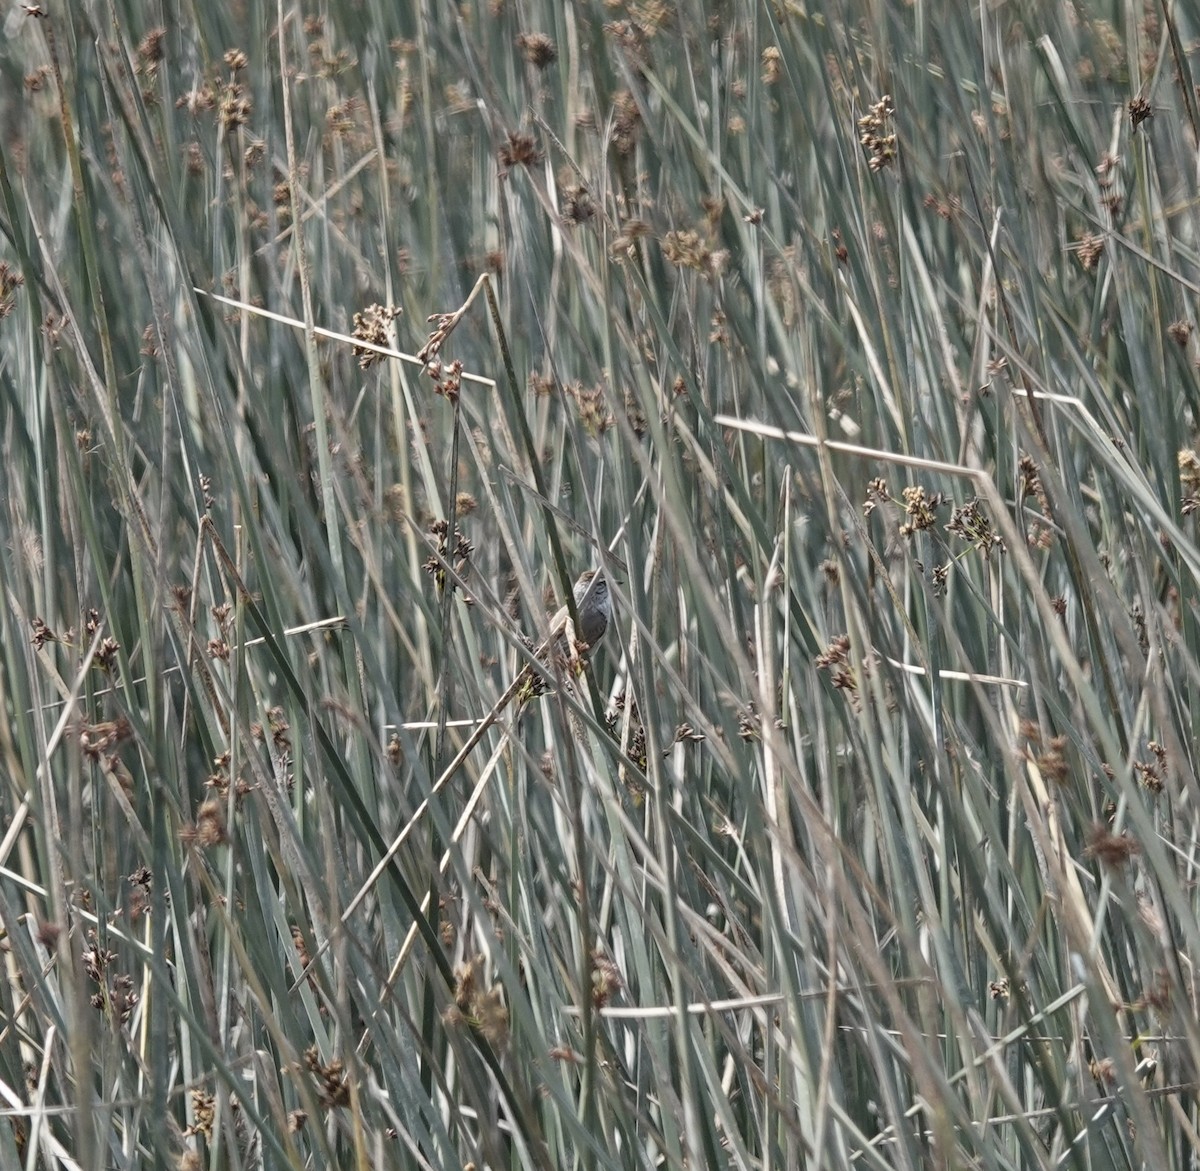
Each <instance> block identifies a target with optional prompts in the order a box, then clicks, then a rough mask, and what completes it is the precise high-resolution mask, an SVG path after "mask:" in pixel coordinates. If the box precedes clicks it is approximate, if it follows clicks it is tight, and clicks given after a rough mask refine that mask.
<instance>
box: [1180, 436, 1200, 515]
mask: <svg viewBox="0 0 1200 1171" xmlns="http://www.w3.org/2000/svg"><path fill="white" fill-rule="evenodd" d="M1176 459H1177V460H1178V463H1179V489H1180V493H1181V495H1182V498H1183V505H1182V512H1183V515H1184V516H1188V515H1190V514H1191V513H1193V512H1195V511H1196V509H1197V508H1200V455H1198V454H1197V453H1196V452H1195V451H1193V450H1192V449H1191V448H1190V447H1185V448H1181V449H1180V451H1179V454H1178V455H1177V456H1176Z"/></svg>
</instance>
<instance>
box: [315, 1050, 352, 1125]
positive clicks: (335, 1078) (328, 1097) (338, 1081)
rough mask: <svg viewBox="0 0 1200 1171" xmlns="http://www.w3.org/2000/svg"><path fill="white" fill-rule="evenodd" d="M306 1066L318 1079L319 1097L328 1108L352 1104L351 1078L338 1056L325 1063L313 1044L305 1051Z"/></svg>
mask: <svg viewBox="0 0 1200 1171" xmlns="http://www.w3.org/2000/svg"><path fill="white" fill-rule="evenodd" d="M304 1068H305V1069H307V1070H308V1072H309V1073H311V1074H312V1075H313V1077H314V1078H315V1079H316V1082H317V1098H318V1100H319V1101H320V1103H321V1105H322V1106H324V1107H325V1109H326V1110H333V1109H335V1108H336V1107H338V1106H349V1105H350V1079H349V1078H348V1077H347V1075H346V1068H345V1066H344V1065H343V1064H342V1062H341V1061H340V1060H339V1059H338V1058H336V1057H335V1058H333V1059H332V1060H331V1061H330V1062H329V1063H328V1064H324V1063H322V1061H321V1055H320V1053H319V1052H318V1050H317V1047H316V1046H315V1045H312V1046H310V1047H309V1048H308V1049H306V1050H305V1051H304Z"/></svg>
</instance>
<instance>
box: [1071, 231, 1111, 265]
mask: <svg viewBox="0 0 1200 1171" xmlns="http://www.w3.org/2000/svg"><path fill="white" fill-rule="evenodd" d="M1075 254H1076V256H1078V258H1079V263H1080V265H1081V266H1082V267H1083V268H1084V269H1085V271H1087V272H1091V271H1092V270H1093V269H1094V268H1095V267H1096V265H1097V264H1099V263H1100V257H1101V256H1103V255H1104V237H1103V236H1098V235H1096V233H1095V232H1084V233H1083V234H1082V235H1081V236H1080V237H1079V238H1078V240H1077V241H1076V242H1075Z"/></svg>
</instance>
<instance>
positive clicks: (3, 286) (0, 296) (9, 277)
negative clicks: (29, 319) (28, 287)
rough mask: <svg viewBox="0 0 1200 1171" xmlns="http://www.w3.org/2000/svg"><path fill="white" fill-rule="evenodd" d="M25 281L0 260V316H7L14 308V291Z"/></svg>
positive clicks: (15, 300)
mask: <svg viewBox="0 0 1200 1171" xmlns="http://www.w3.org/2000/svg"><path fill="white" fill-rule="evenodd" d="M24 283H25V278H24V277H23V276H22V275H21V274H20V273H19V272H17V271H16V270H15V269H12V268H9V266H8V264H7V263H6V262H5V261H3V260H0V318H5V317H7V316H8V315H9V314H10V313H11V312H12V311H13V309H15V308H16V304H17V299H16V296H15V294H16V291H17V290H18V289H19V288H20V287H21V286H22V285H23V284H24Z"/></svg>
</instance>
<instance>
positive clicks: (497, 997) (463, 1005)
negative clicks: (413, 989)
mask: <svg viewBox="0 0 1200 1171" xmlns="http://www.w3.org/2000/svg"><path fill="white" fill-rule="evenodd" d="M483 968H484V959H483V956H481V955H476V956H474V957H472V958H471V960H469V961H468V962H467V963H465V964H461V965H460V966H459V968H458V970H457V971H456V972H455V974H454V976H455V980H454V1003H453V1004H452V1005H451V1006H450V1007H449V1008H448V1009H447V1010H446V1012H445V1014H444V1015H443V1017H442V1019H443V1020H444V1021H445V1023H446V1025H447V1026H448V1027H451V1028H454V1027H460V1026H462V1025H464V1024H465V1025H467V1026H469V1027H470V1028H472V1029H474V1030H475V1031H476V1032H478V1033H479V1034H480V1035H481V1036H482V1037H483V1038H484V1039H485V1040H486V1041H487V1042H488V1044H489V1045H491V1046H493V1047H494V1048H502V1047H503V1046H504V1045H505V1044H507V1042H508V1007H507V1006H506V1005H505V1003H504V994H503V991H502V989H501V987H500V985H499V984H492V985H491V986H490V987H487V988H485V987H483V985H482V983H481V981H480V976H481V975H482V973H483Z"/></svg>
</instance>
